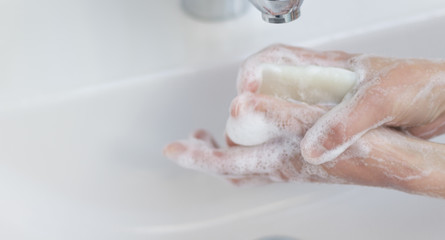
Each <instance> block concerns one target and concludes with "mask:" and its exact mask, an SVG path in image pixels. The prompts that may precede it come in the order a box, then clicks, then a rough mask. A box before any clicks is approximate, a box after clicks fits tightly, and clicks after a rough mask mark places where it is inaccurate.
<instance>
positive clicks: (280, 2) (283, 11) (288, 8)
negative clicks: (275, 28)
mask: <svg viewBox="0 0 445 240" xmlns="http://www.w3.org/2000/svg"><path fill="white" fill-rule="evenodd" d="M250 2H251V3H252V4H253V5H254V6H255V7H256V8H257V9H258V10H260V11H261V13H262V17H263V20H264V21H266V22H268V23H288V22H291V21H293V20H295V19H297V18H298V17H300V6H301V4H302V3H303V0H250Z"/></svg>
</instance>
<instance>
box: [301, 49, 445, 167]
mask: <svg viewBox="0 0 445 240" xmlns="http://www.w3.org/2000/svg"><path fill="white" fill-rule="evenodd" d="M345 67H346V68H347V69H349V70H351V71H354V72H356V73H358V75H359V79H358V84H357V85H356V86H355V88H353V89H352V91H351V92H350V93H349V94H348V95H346V97H345V98H344V99H343V101H342V102H341V103H340V104H338V105H337V106H335V107H334V108H333V109H332V110H331V111H329V112H328V113H327V114H326V115H324V116H323V117H322V118H320V119H319V120H318V121H317V122H316V123H315V124H314V126H313V127H312V128H311V129H310V130H309V131H308V132H307V133H306V135H305V137H304V139H303V140H302V142H301V150H302V154H303V156H304V158H305V160H306V161H308V162H310V163H313V164H320V163H324V162H327V161H331V160H333V159H335V158H336V157H337V156H339V154H341V153H342V152H343V151H344V150H346V149H347V148H348V147H349V146H351V145H352V144H353V143H354V142H355V141H356V140H357V139H359V138H360V137H361V136H362V135H363V134H365V133H366V132H368V131H369V130H370V129H374V128H377V127H379V126H389V127H396V128H399V129H400V130H402V131H404V132H406V133H408V134H411V135H413V136H416V137H420V138H425V139H428V138H431V137H433V136H437V135H441V134H442V133H444V132H445V114H444V111H445V61H430V60H423V59H392V58H382V57H375V56H367V55H352V56H351V57H350V58H348V59H347V60H346V61H345Z"/></svg>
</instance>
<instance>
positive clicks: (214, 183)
mask: <svg viewBox="0 0 445 240" xmlns="http://www.w3.org/2000/svg"><path fill="white" fill-rule="evenodd" d="M443 26H445V14H442V15H438V14H436V15H431V16H429V17H425V18H424V19H417V20H415V21H408V22H406V23H405V24H399V26H393V27H391V28H385V29H382V30H375V31H370V32H364V33H361V34H356V35H354V36H350V37H348V38H334V39H331V40H330V41H326V43H324V44H318V45H317V46H315V45H312V46H310V47H317V48H321V49H340V50H346V51H353V52H369V53H376V54H384V55H391V56H401V57H438V58H440V57H442V58H443V57H445V47H444V45H443V42H445V32H444V31H442V30H441V29H443ZM328 40H329V39H328ZM297 44H298V43H297ZM238 66H239V62H234V63H232V64H228V65H223V66H219V67H215V68H211V69H200V70H178V71H176V72H169V73H167V74H158V75H151V76H146V77H141V78H135V79H132V80H128V81H124V82H115V83H112V84H107V85H102V86H99V87H93V88H89V89H84V90H79V91H77V92H73V93H71V94H70V95H52V96H48V97H42V98H36V99H34V100H32V101H29V102H26V103H21V104H20V105H15V106H11V107H8V108H0V133H1V137H0V146H1V149H2V150H1V151H0V159H1V160H0V190H1V191H0V238H1V239H31V238H32V239H256V238H260V237H264V236H289V237H294V238H295V239H443V238H444V236H445V228H444V224H445V200H441V199H434V198H429V197H422V196H416V195H409V194H405V193H402V192H397V191H393V190H385V189H377V188H367V187H356V186H339V185H318V184H276V185H269V186H262V187H242V188H238V187H234V186H231V185H229V184H228V183H226V182H224V181H222V180H220V179H218V178H215V177H212V176H209V175H206V174H202V173H198V172H194V171H189V170H186V169H182V168H180V167H178V166H176V165H175V164H173V163H172V162H170V161H168V160H166V159H165V158H164V157H163V156H162V154H161V151H162V148H163V146H164V145H165V144H166V143H168V142H170V141H172V140H176V139H180V138H184V137H186V136H187V135H188V134H189V133H190V132H191V131H192V130H194V129H196V128H206V129H209V130H210V131H211V132H212V133H213V134H215V135H216V136H220V138H219V140H220V141H221V140H222V134H223V129H224V125H225V119H226V117H227V115H228V107H229V103H230V101H231V99H232V98H233V97H234V96H235V78H236V73H237V70H238ZM438 141H441V140H440V139H438Z"/></svg>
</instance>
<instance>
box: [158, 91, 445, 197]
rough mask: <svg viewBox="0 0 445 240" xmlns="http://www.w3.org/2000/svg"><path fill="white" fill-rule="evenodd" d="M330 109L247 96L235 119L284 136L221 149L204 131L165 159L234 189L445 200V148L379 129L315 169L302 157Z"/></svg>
mask: <svg viewBox="0 0 445 240" xmlns="http://www.w3.org/2000/svg"><path fill="white" fill-rule="evenodd" d="M328 110H329V109H328V107H326V106H310V105H307V104H304V103H290V102H288V101H285V100H282V99H278V98H275V97H271V96H265V95H259V94H251V93H243V94H241V95H240V96H238V97H237V98H236V99H235V100H234V101H233V103H232V106H231V111H230V112H231V113H230V114H231V116H232V117H234V118H239V117H243V116H244V115H246V114H252V112H255V114H261V115H263V116H264V117H265V118H266V119H268V120H269V122H270V123H271V124H274V125H275V127H276V128H277V129H280V130H281V131H282V133H283V134H281V135H280V136H279V137H276V138H274V139H271V140H269V141H268V142H266V143H263V144H261V145H257V146H252V147H245V146H237V145H234V144H233V143H232V142H231V141H230V139H228V145H229V147H228V148H226V149H221V148H219V147H218V146H217V144H216V142H215V141H214V140H213V138H212V137H211V136H210V135H209V134H208V133H207V132H205V131H202V130H200V131H197V132H196V133H195V134H193V136H192V137H191V138H190V139H188V140H183V141H178V142H174V143H172V144H170V145H168V146H167V147H166V148H165V149H164V154H165V155H166V156H167V157H169V158H171V159H173V160H174V161H176V162H177V163H178V164H179V165H181V166H183V167H186V168H191V169H195V170H199V171H204V172H207V173H213V174H217V175H221V176H224V177H226V178H228V179H229V180H230V181H232V182H233V183H235V184H244V183H251V182H254V183H258V182H261V183H268V182H291V181H309V182H323V183H345V184H360V185H368V186H381V187H390V188H394V189H399V190H402V191H406V192H412V193H419V194H428V195H433V196H440V197H445V186H444V185H443V184H442V183H443V181H445V159H444V158H445V149H444V147H443V146H442V145H440V144H435V143H431V142H427V141H423V140H419V139H416V138H412V137H409V136H406V135H403V134H400V133H399V132H397V131H395V130H392V129H387V128H383V127H380V128H378V129H374V130H371V131H369V132H368V133H366V134H364V135H363V137H362V138H361V139H359V140H358V141H357V142H356V143H354V144H353V145H352V146H351V147H350V148H348V149H347V150H346V151H345V152H344V153H342V154H341V155H340V156H338V157H337V158H336V159H335V160H334V161H332V162H329V163H325V164H321V165H312V164H309V163H307V162H306V161H304V159H303V157H302V156H301V154H300V146H299V143H300V140H301V138H302V137H303V136H304V134H305V132H306V130H307V129H308V128H310V127H311V126H312V124H313V123H314V122H315V121H317V119H318V118H320V117H321V116H322V115H323V114H325V113H326V111H328Z"/></svg>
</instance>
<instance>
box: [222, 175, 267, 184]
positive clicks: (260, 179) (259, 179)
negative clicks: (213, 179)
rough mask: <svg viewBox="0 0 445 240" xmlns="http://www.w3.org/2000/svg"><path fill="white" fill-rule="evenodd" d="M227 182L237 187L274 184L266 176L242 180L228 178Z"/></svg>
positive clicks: (249, 177) (242, 178)
mask: <svg viewBox="0 0 445 240" xmlns="http://www.w3.org/2000/svg"><path fill="white" fill-rule="evenodd" d="M227 180H228V181H229V182H230V183H231V184H233V185H236V186H261V185H266V184H270V183H273V181H272V180H271V179H270V178H268V177H266V176H261V175H258V176H248V177H241V178H233V177H232V178H227Z"/></svg>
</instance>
